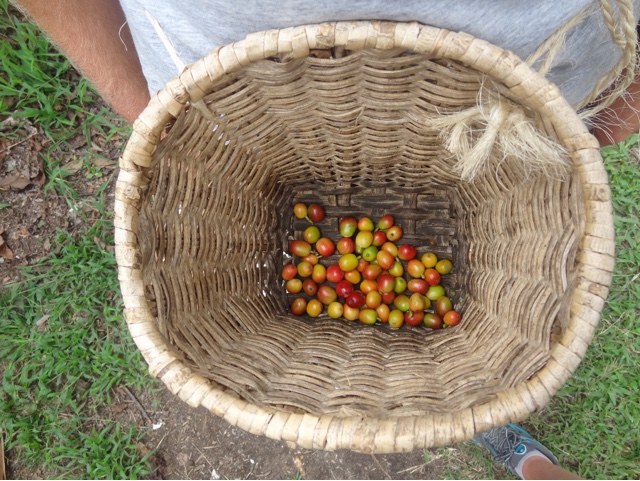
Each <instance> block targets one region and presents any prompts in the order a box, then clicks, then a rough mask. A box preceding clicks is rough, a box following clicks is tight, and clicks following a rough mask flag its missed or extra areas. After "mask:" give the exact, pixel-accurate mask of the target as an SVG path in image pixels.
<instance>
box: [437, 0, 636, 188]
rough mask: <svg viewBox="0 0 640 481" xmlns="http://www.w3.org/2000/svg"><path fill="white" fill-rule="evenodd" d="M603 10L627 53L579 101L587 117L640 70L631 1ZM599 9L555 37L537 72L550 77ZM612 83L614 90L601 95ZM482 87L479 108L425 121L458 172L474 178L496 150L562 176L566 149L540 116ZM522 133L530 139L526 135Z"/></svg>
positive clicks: (541, 51) (610, 3) (533, 59)
mask: <svg viewBox="0 0 640 481" xmlns="http://www.w3.org/2000/svg"><path fill="white" fill-rule="evenodd" d="M614 3H615V6H614ZM600 10H601V11H602V15H603V18H604V22H605V25H606V26H607V28H608V30H609V32H610V33H611V38H612V39H613V41H614V43H615V44H616V45H617V46H618V47H619V48H620V49H621V50H622V56H621V58H620V60H619V61H618V62H617V63H616V65H615V67H614V68H613V69H612V71H611V72H609V73H608V74H607V75H605V76H603V77H602V78H601V79H600V80H599V81H598V83H597V84H596V86H595V87H594V89H593V91H592V92H591V93H590V94H589V96H588V97H587V98H586V100H584V101H583V102H582V103H581V104H580V105H574V108H576V110H577V111H578V112H579V116H580V118H582V119H583V120H586V119H589V118H592V117H593V116H595V115H596V114H597V113H598V112H600V111H602V110H603V109H605V108H607V107H609V106H610V105H611V104H612V103H613V102H614V101H615V100H616V99H617V98H619V97H620V96H621V95H623V94H624V93H625V91H626V89H627V88H628V87H629V85H630V84H631V83H632V82H633V80H634V79H635V76H636V70H637V56H636V48H637V41H638V38H637V33H636V25H635V16H634V12H633V4H632V2H631V0H600ZM616 12H617V14H616ZM594 13H595V10H594V5H593V4H591V5H589V6H587V7H585V8H584V9H582V10H581V11H580V12H578V13H577V14H576V15H575V16H574V17H573V18H571V19H570V20H569V21H567V22H566V23H565V24H564V25H563V26H562V27H561V28H560V29H558V30H557V31H556V32H554V33H553V34H552V35H550V36H549V38H547V40H545V41H544V42H543V43H542V44H541V45H540V46H539V47H538V49H537V50H536V51H535V52H534V53H533V54H531V55H530V56H529V57H528V58H527V60H526V62H527V63H528V64H529V65H530V66H532V67H534V65H536V64H537V63H539V65H537V67H536V69H537V71H538V72H539V73H540V74H542V75H544V76H546V75H547V74H548V73H549V71H550V70H551V68H552V67H553V63H554V61H555V60H556V58H557V56H558V54H559V53H560V52H561V51H562V49H563V48H564V45H565V40H566V37H567V35H568V34H569V32H571V31H572V30H573V29H574V28H575V27H577V26H578V25H579V24H581V23H582V22H583V21H584V20H585V19H586V18H587V17H589V16H590V15H592V14H594ZM612 83H614V87H613V88H612V90H611V91H610V92H608V93H607V94H606V95H602V92H603V90H604V89H606V88H607V87H608V86H609V85H611V84H612ZM480 91H481V92H483V93H482V95H480V96H479V98H478V105H477V106H476V107H473V108H471V109H467V111H466V112H464V113H456V114H452V115H439V116H437V117H431V118H428V119H426V123H427V125H429V126H430V127H432V128H435V129H440V131H441V133H440V137H441V139H442V141H443V144H444V145H445V146H446V147H447V149H448V150H449V151H450V152H451V154H452V155H453V156H454V157H455V158H456V159H457V163H456V170H457V171H458V172H459V173H460V174H461V176H462V178H463V180H467V181H472V180H473V179H474V178H475V176H476V175H477V174H478V173H479V172H480V170H481V167H482V166H483V165H485V164H486V163H487V161H488V159H489V158H490V156H491V153H492V151H493V150H494V149H497V151H498V152H500V153H501V155H502V156H503V157H507V156H513V157H515V158H518V159H520V160H521V162H522V164H523V166H525V168H527V169H529V170H538V169H541V170H543V171H545V173H546V174H548V175H553V176H556V175H562V172H563V171H564V170H565V169H566V168H567V166H568V165H569V162H568V157H567V154H566V151H565V149H564V148H563V147H562V146H561V145H560V144H559V143H557V142H554V141H553V140H551V139H549V138H548V137H546V136H544V135H543V134H542V133H541V131H540V130H539V129H538V128H536V125H535V120H534V119H531V118H530V117H527V116H526V115H525V113H524V112H523V110H522V108H521V107H519V106H517V105H515V104H514V103H512V102H509V101H508V100H506V99H505V98H503V97H501V96H500V95H499V94H498V93H496V92H497V89H491V90H490V89H488V88H484V87H483V88H481V89H480ZM490 92H493V93H490ZM596 99H599V101H598V103H597V104H596V105H594V106H592V107H590V108H586V109H585V108H584V107H585V106H587V105H590V104H592V103H593V102H594V101H596ZM581 109H582V110H581ZM459 122H460V124H458V123H459ZM523 135H526V136H527V138H522V137H521V136H523Z"/></svg>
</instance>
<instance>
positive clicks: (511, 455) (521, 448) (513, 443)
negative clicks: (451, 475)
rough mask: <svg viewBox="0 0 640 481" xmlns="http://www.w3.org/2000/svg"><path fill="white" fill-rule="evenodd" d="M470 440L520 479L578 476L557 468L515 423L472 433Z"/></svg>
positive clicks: (550, 457) (537, 444)
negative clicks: (486, 450)
mask: <svg viewBox="0 0 640 481" xmlns="http://www.w3.org/2000/svg"><path fill="white" fill-rule="evenodd" d="M473 440H474V441H475V442H476V443H477V444H479V445H481V446H484V447H485V448H487V449H488V450H489V452H490V453H491V454H492V455H493V457H494V460H496V461H499V462H501V463H503V464H504V465H505V466H506V467H507V468H508V469H509V471H511V472H512V473H513V474H515V475H516V476H518V477H520V478H521V479H582V478H580V477H578V476H576V475H574V474H573V473H570V472H569V471H567V470H565V469H563V468H561V467H560V466H559V464H560V463H559V462H558V459H557V458H556V457H555V456H554V455H553V454H552V453H551V452H550V451H549V450H548V449H547V448H545V447H544V446H543V445H542V444H540V443H539V442H538V441H536V440H535V439H534V438H533V436H531V435H530V434H529V433H528V432H527V431H525V430H524V429H522V428H521V427H520V426H517V425H515V424H507V425H505V426H500V427H497V428H494V429H492V430H490V431H487V432H485V433H480V434H476V435H475V436H474V438H473Z"/></svg>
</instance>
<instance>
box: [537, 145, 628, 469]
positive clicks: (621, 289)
mask: <svg viewBox="0 0 640 481" xmlns="http://www.w3.org/2000/svg"><path fill="white" fill-rule="evenodd" d="M638 146H639V137H638V135H633V136H631V137H630V138H629V139H628V140H627V141H625V142H623V143H621V144H619V145H617V146H610V147H606V148H604V149H603V150H602V154H603V157H604V160H605V167H606V169H607V171H608V173H609V179H610V184H611V191H612V202H613V207H614V214H615V216H614V223H615V228H616V265H615V271H614V275H613V283H612V286H611V291H610V295H609V298H608V300H607V304H606V306H605V309H604V310H603V312H602V320H601V322H600V325H599V327H598V330H597V333H596V336H595V339H594V340H593V342H592V344H591V346H590V347H589V349H588V351H587V354H586V356H585V358H584V360H583V362H582V364H581V365H580V367H579V368H578V369H577V371H576V372H575V373H574V375H573V376H572V377H571V379H570V380H569V381H568V382H567V384H566V385H565V386H564V388H563V389H562V390H561V391H560V392H559V393H558V394H557V395H556V396H555V397H554V398H553V400H552V401H551V403H550V404H549V406H548V407H547V408H546V409H545V410H544V411H543V412H542V413H541V414H539V415H537V416H533V417H532V418H531V424H532V427H533V429H534V430H535V431H536V433H537V435H538V436H539V438H540V439H541V440H542V441H543V442H544V443H546V445H547V446H548V447H549V448H550V449H551V450H552V451H554V452H555V453H557V455H558V457H559V458H560V460H561V461H563V462H564V463H565V464H566V465H567V466H568V467H569V468H571V469H572V470H573V471H574V472H576V473H577V474H579V475H580V476H582V477H585V478H591V479H628V478H632V479H638V478H640V395H639V392H640V324H639V323H638V319H639V318H640V280H639V279H638V277H639V273H640V208H639V206H640V164H638V160H637V157H633V156H630V150H631V149H633V148H635V149H637V148H638Z"/></svg>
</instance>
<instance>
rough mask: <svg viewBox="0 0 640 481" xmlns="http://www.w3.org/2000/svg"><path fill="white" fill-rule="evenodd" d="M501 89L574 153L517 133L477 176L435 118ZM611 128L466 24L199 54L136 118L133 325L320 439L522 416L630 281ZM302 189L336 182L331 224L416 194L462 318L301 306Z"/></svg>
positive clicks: (242, 411)
mask: <svg viewBox="0 0 640 481" xmlns="http://www.w3.org/2000/svg"><path fill="white" fill-rule="evenodd" d="M481 94H482V95H486V94H492V95H499V96H500V98H502V99H503V101H505V102H508V103H509V105H510V107H509V108H510V109H512V110H513V109H518V111H519V112H521V114H522V116H523V118H526V120H527V121H528V122H531V123H532V125H534V126H535V128H536V129H537V130H538V132H539V135H541V136H543V137H544V138H545V139H548V140H549V141H551V142H553V144H554V145H557V152H558V154H557V155H558V158H559V160H561V161H562V162H564V163H565V164H566V165H569V167H567V168H565V169H564V170H563V171H562V172H560V171H554V175H549V173H548V172H547V173H545V172H544V171H540V170H536V169H531V168H529V167H528V166H527V165H526V162H524V163H523V161H522V160H521V159H516V158H513V157H512V156H509V155H505V154H504V152H503V151H497V152H496V153H495V155H493V156H492V157H491V158H490V159H488V161H487V162H486V163H485V164H484V165H483V167H482V168H481V169H480V172H479V174H478V175H477V176H476V177H475V178H474V180H473V181H470V182H468V181H462V180H461V177H460V173H459V171H458V170H456V163H457V159H456V158H455V156H454V155H452V153H451V152H449V151H447V149H446V148H445V146H444V145H443V143H442V140H441V135H440V134H441V132H440V131H439V130H438V129H435V128H433V127H432V125H433V124H434V122H430V121H429V119H432V120H433V119H434V118H438V117H439V116H443V115H451V114H455V113H456V112H461V111H463V110H465V109H469V108H473V107H474V106H475V105H477V102H478V97H479V95H481ZM196 102H197V103H198V105H199V108H197V109H196V108H192V107H191V105H192V104H193V103H196ZM203 112H204V113H203ZM469 128H473V126H470V127H469ZM479 130H480V129H479ZM481 134H482V132H480V131H479V132H478V136H480V135H481ZM597 148H598V144H597V142H596V141H595V139H594V138H593V137H591V136H590V135H589V134H588V132H587V130H586V128H585V127H584V125H583V123H582V122H581V121H580V120H579V119H578V118H577V116H576V114H575V112H574V111H573V110H572V109H571V107H570V106H569V105H568V104H567V103H566V102H565V101H564V99H563V98H562V97H561V96H560V93H559V91H558V89H557V88H555V87H554V86H552V85H550V84H548V83H547V82H546V81H545V80H544V78H543V77H541V76H540V75H538V74H537V73H535V72H534V71H532V70H531V69H530V68H529V67H528V66H527V65H526V64H525V63H523V62H521V61H520V60H519V59H518V58H517V57H515V56H514V55H513V54H511V53H509V52H506V51H503V50H501V49H499V48H496V47H494V46H492V45H490V44H488V43H487V42H484V41H482V40H479V39H475V38H473V37H470V36H469V35H466V34H463V33H452V32H447V31H445V30H440V29H435V28H431V27H425V26H422V25H418V24H415V23H411V24H402V23H385V22H355V23H332V24H324V25H313V26H306V27H298V28H292V29H284V30H275V31H269V32H262V33H258V34H254V35H251V36H249V37H248V38H247V39H246V40H244V41H241V42H238V43H235V44H233V45H229V46H226V47H223V48H221V49H219V50H216V51H215V52H212V53H211V54H210V55H208V56H207V57H205V58H203V59H202V60H200V61H198V62H197V63H195V64H193V65H191V66H190V67H188V68H186V69H185V70H184V72H183V73H182V74H181V75H180V76H179V78H177V79H175V80H174V81H172V82H170V83H169V84H168V85H167V87H166V89H165V90H163V91H161V92H159V93H158V94H157V96H155V98H154V99H153V100H152V101H151V103H150V104H149V106H148V108H147V109H146V110H145V111H144V112H143V114H142V115H141V116H140V118H139V119H138V120H137V121H136V123H135V125H134V132H133V134H132V136H131V139H130V142H129V144H128V146H127V148H126V150H125V152H124V154H123V156H122V158H121V173H120V177H119V179H118V184H117V202H116V207H115V211H116V218H115V225H116V256H117V260H118V265H119V276H120V277H119V278H120V282H121V287H122V294H123V298H124V303H125V315H126V319H127V322H128V324H129V328H130V330H131V333H132V336H133V338H134V340H135V342H136V344H137V345H138V347H139V349H140V350H141V352H142V354H143V355H144V356H145V358H146V360H147V362H148V363H149V366H150V372H151V374H152V375H153V376H157V377H159V378H160V379H162V381H163V382H164V383H165V384H166V385H167V386H168V387H169V389H170V390H171V391H172V392H174V393H175V394H177V395H178V396H179V397H180V398H181V399H183V400H184V401H186V402H187V403H188V404H190V405H192V406H198V405H203V406H205V407H206V408H207V409H209V410H211V411H212V412H213V413H214V414H215V415H217V416H221V417H223V418H224V419H226V420H227V421H228V422H230V423H231V424H234V425H238V426H239V427H241V428H242V429H245V430H247V431H249V432H251V433H254V434H259V435H265V436H268V437H271V438H274V439H283V440H288V441H293V442H295V443H298V444H299V445H301V446H304V447H309V448H320V449H329V450H332V449H338V448H347V449H353V450H357V451H363V452H398V451H410V450H413V449H420V448H425V447H431V446H435V445H444V444H449V443H452V442H456V441H460V440H465V439H469V438H470V437H471V436H473V434H474V433H475V432H479V431H482V430H486V429H488V428H491V427H494V426H497V425H500V424H502V423H504V422H507V421H517V420H522V419H523V418H525V417H526V416H527V415H528V414H529V413H531V412H533V411H535V410H538V409H540V408H542V407H543V406H544V405H545V404H546V403H547V402H548V401H549V399H550V397H551V396H553V394H554V393H555V392H556V391H557V390H558V389H559V388H560V387H561V386H562V385H563V384H564V382H565V381H566V380H567V379H568V378H569V376H571V374H572V372H573V371H574V370H575V369H576V367H577V366H578V364H579V363H580V361H581V359H582V357H583V355H584V353H585V351H586V349H587V347H588V345H589V343H590V341H591V338H592V336H593V332H594V329H595V326H596V325H597V322H598V319H599V313H600V310H601V309H602V307H603V304H604V299H605V298H606V296H607V294H608V285H609V282H610V278H611V272H612V268H613V226H612V216H611V206H610V196H609V190H608V185H607V177H606V174H605V172H604V170H603V166H602V160H601V158H600V156H599V153H598V150H597ZM297 201H304V202H317V203H320V204H322V205H323V206H325V208H326V212H327V220H326V221H324V222H325V223H324V224H322V225H323V226H324V227H323V230H324V232H326V233H336V234H337V230H338V229H337V222H338V220H339V218H340V217H342V216H345V215H353V216H361V215H370V216H372V217H373V218H379V217H380V216H381V215H383V214H385V213H391V214H392V215H394V217H395V218H396V220H397V223H399V224H400V225H402V227H403V229H404V231H405V239H406V241H407V242H408V243H410V244H413V245H416V246H418V247H419V252H425V251H427V250H433V251H435V252H436V253H437V254H438V255H439V256H445V257H449V258H451V259H452V260H453V262H454V266H455V270H454V272H453V273H452V274H451V275H450V276H447V277H448V279H447V282H448V285H447V289H448V292H449V291H450V292H455V296H454V297H455V302H456V303H457V305H458V306H459V307H460V310H461V312H462V322H461V324H460V325H458V326H456V327H455V328H447V329H444V330H440V331H431V330H429V329H422V328H420V329H411V328H403V329H400V330H392V329H390V328H388V326H385V325H378V326H375V327H371V326H364V325H362V324H360V323H357V322H348V321H343V320H331V319H329V318H327V317H326V316H323V317H321V318H318V319H310V318H306V317H294V316H292V315H290V314H289V313H288V306H289V303H290V301H291V298H290V297H288V296H287V295H286V294H285V292H284V289H283V282H282V281H281V279H280V277H279V273H280V270H281V269H282V267H283V265H284V264H286V263H287V262H290V258H289V257H288V256H287V254H286V253H285V251H286V248H287V244H288V241H289V240H290V239H292V238H293V237H294V236H298V235H299V234H300V232H301V231H302V229H304V227H305V226H306V225H307V224H306V223H305V222H306V221H299V220H297V219H294V217H293V215H292V212H291V206H292V205H293V204H294V203H295V202H297ZM332 260H333V259H325V260H323V262H329V261H332Z"/></svg>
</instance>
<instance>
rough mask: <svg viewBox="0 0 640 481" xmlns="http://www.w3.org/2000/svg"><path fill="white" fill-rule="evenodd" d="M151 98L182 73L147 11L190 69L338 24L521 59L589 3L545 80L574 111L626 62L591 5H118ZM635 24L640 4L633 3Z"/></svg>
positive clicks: (146, 0)
mask: <svg viewBox="0 0 640 481" xmlns="http://www.w3.org/2000/svg"><path fill="white" fill-rule="evenodd" d="M120 3H121V5H122V8H123V10H124V12H125V15H126V17H127V21H128V24H129V28H130V29H131V32H132V35H133V39H134V42H135V45H136V49H137V51H138V55H139V56H140V60H141V63H142V69H143V71H144V74H145V76H146V78H147V81H148V83H149V90H150V92H151V93H154V92H156V91H157V90H159V89H161V88H162V87H163V86H164V84H165V83H166V82H167V81H168V80H170V79H172V78H173V77H175V76H176V75H177V74H178V71H177V68H176V66H175V65H174V63H173V62H172V60H171V58H170V56H169V55H168V54H167V50H166V49H165V48H164V46H163V45H162V41H161V39H160V37H159V36H158V35H157V34H156V32H155V30H154V28H153V26H152V25H151V23H150V21H149V20H148V18H147V15H146V14H145V11H147V12H149V13H150V14H151V15H152V16H153V17H155V19H156V20H157V21H158V23H159V24H160V26H161V28H162V30H163V31H164V33H165V34H166V35H167V37H168V38H169V39H170V40H171V42H172V43H173V45H174V47H175V49H176V51H177V54H178V56H179V57H180V58H181V60H182V61H183V62H185V63H186V64H189V63H192V62H194V61H196V60H198V59H199V58H201V57H203V56H205V55H206V54H207V53H209V52H210V51H211V50H213V49H215V48H217V47H220V46H223V45H226V44H229V43H232V42H236V41H239V40H242V39H243V38H244V37H246V35H247V34H249V33H252V32H258V31H262V30H269V29H273V28H284V27H291V26H297V25H304V24H310V23H321V22H329V21H340V20H392V21H417V22H420V23H423V24H426V25H432V26H435V27H440V28H445V29H448V30H452V31H464V32H467V33H469V34H471V35H474V36H476V37H479V38H482V39H484V40H487V41H489V42H491V43H493V44H495V45H498V46H500V47H502V48H506V49H509V50H511V51H513V52H514V53H516V54H517V55H518V56H520V57H521V58H523V59H526V58H527V57H528V56H529V55H530V54H532V53H533V52H535V50H536V49H537V48H538V47H539V45H540V44H541V43H542V42H544V41H545V40H546V39H547V38H548V37H549V36H550V35H551V34H552V33H554V32H555V31H557V30H558V29H559V28H560V27H561V26H562V25H563V24H565V23H566V22H567V21H568V20H570V19H571V18H573V17H574V16H575V15H576V14H577V13H578V12H580V11H581V10H582V9H583V8H585V7H586V6H588V5H589V4H593V9H592V11H593V13H592V14H590V15H589V16H588V17H587V18H586V19H585V20H584V21H583V22H582V23H581V24H580V25H579V26H578V27H576V28H575V29H573V30H572V31H571V32H570V33H569V35H567V38H566V41H565V48H564V49H563V51H562V52H561V53H560V54H559V55H558V57H557V58H556V60H555V62H554V66H553V68H552V69H551V71H550V72H549V74H548V75H547V78H549V80H551V81H552V82H554V83H555V84H556V85H558V87H560V89H561V90H562V92H563V94H564V96H565V98H566V99H567V100H568V101H569V102H570V103H572V104H573V105H574V106H575V105H578V104H580V103H581V101H582V100H584V99H585V98H586V97H587V96H588V95H589V94H590V93H591V91H592V90H593V88H594V87H595V85H596V84H597V82H598V80H599V79H600V78H602V77H603V76H604V75H606V73H607V72H609V71H610V70H611V69H612V68H613V67H614V66H615V64H616V63H617V62H618V60H619V59H620V58H621V51H620V49H619V48H618V47H617V46H616V45H615V44H614V43H613V41H612V38H611V34H610V32H609V30H608V29H607V27H606V25H605V23H604V19H603V16H602V13H601V10H600V8H599V2H598V1H594V0H569V1H558V0H493V1H490V0H406V1H397V0H386V1H385V0H351V1H345V0H262V1H253V2H245V3H242V2H239V3H234V2H228V1H224V2H223V1H219V0H182V1H180V2H177V1H175V2H170V1H167V0H120ZM634 3H635V4H636V5H635V12H636V20H637V18H638V15H637V13H638V10H639V9H640V0H634Z"/></svg>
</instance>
